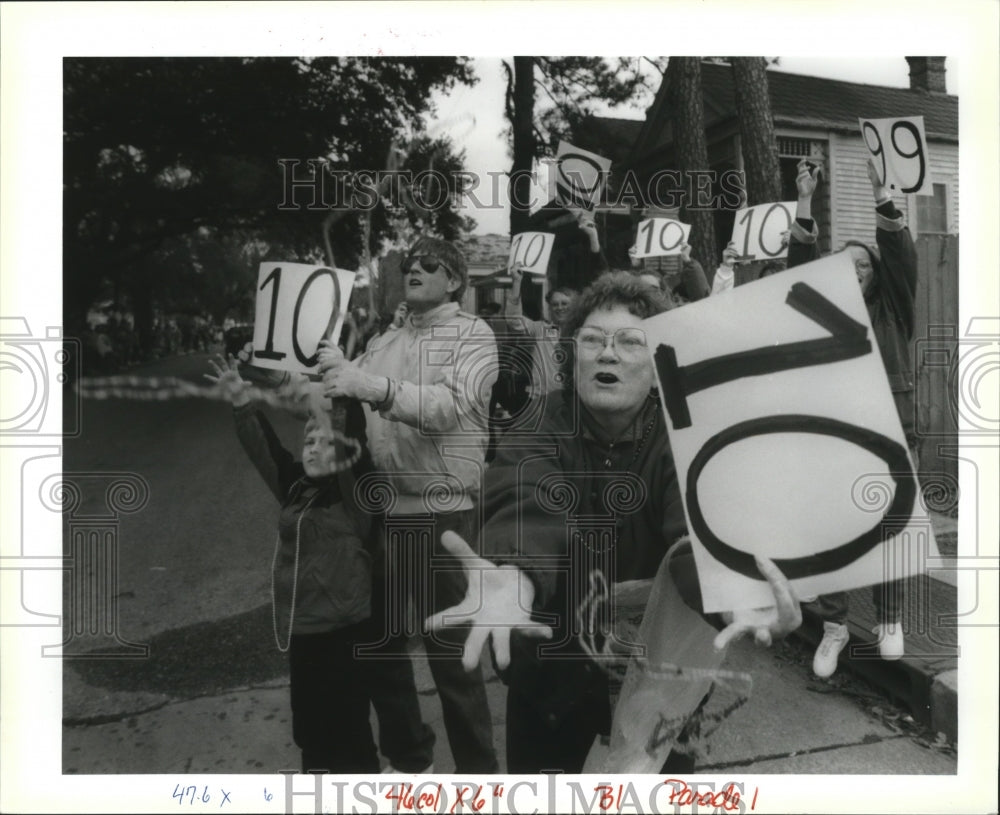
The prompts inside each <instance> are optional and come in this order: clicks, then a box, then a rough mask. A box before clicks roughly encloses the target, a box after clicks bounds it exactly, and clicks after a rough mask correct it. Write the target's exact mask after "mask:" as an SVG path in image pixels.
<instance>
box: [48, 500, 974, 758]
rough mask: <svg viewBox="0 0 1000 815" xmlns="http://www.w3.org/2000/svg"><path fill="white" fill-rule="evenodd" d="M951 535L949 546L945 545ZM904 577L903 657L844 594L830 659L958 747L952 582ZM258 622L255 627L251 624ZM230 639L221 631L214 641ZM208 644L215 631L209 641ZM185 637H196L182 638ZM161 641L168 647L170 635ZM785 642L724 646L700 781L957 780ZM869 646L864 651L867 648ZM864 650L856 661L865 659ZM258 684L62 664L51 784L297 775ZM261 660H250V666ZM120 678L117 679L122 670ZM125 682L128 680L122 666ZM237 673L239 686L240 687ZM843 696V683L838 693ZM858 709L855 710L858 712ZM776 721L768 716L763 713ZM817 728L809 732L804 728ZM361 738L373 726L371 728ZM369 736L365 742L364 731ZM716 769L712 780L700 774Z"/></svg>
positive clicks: (499, 740) (946, 527) (264, 617)
mask: <svg viewBox="0 0 1000 815" xmlns="http://www.w3.org/2000/svg"><path fill="white" fill-rule="evenodd" d="M932 522H933V525H934V529H935V533H936V535H937V537H938V538H939V540H940V541H941V546H940V548H941V550H942V552H943V553H949V554H950V553H952V552H954V545H953V537H954V534H955V521H954V520H952V519H949V518H943V517H940V516H937V517H932ZM949 535H951V536H952V540H949V538H948V536H949ZM940 576H941V577H943V578H944V579H936V578H928V577H921V578H913V579H911V580H909V581H908V584H909V585H908V586H907V589H908V596H907V601H906V606H905V608H906V619H905V623H906V625H907V631H906V647H907V656H906V657H904V658H903V659H902V660H900V661H898V662H885V661H883V660H881V659H879V658H878V657H877V652H876V651H875V650H874V648H873V638H872V635H871V627H872V626H873V625H874V612H873V609H872V606H871V601H870V592H869V591H868V590H861V591H857V592H853V593H852V594H851V616H850V620H849V625H850V629H851V638H852V643H851V646H850V647H849V648H847V649H845V650H844V652H843V654H842V655H841V660H842V664H841V671H840V672H838V674H837V677H838V678H839V679H840V680H841V681H842V682H843V681H845V680H847V678H848V674H849V672H853V673H856V674H860V675H861V676H862V677H864V678H865V679H866V680H868V681H869V682H870V683H871V684H873V685H874V686H875V687H876V688H879V689H881V690H882V691H885V692H887V693H889V694H891V695H892V696H893V697H895V699H897V700H898V701H899V702H901V703H902V704H903V705H904V706H906V707H908V708H909V710H910V712H911V714H912V716H913V718H914V719H915V720H917V721H918V722H920V723H921V724H924V725H930V727H931V728H932V730H933V731H934V732H942V733H944V734H945V735H946V736H947V737H948V739H949V740H950V741H951V742H952V743H955V742H956V740H957V694H956V685H957V683H956V678H957V670H956V668H957V648H956V647H955V643H956V639H957V637H956V634H957V631H956V627H955V625H954V623H953V622H949V620H948V619H946V618H945V619H942V615H946V614H954V613H955V608H956V590H955V587H954V585H953V583H954V582H955V581H954V578H953V577H951V579H950V582H949V576H948V575H947V574H942V575H940ZM269 613H270V612H269V607H262V609H258V610H255V611H254V612H252V613H250V614H247V615H240V616H239V617H238V618H234V621H233V622H232V623H231V624H230V625H236V624H237V623H239V625H240V626H241V627H242V628H246V627H248V626H250V627H252V626H254V625H256V626H257V627H259V628H261V629H262V631H263V635H266V636H265V639H266V641H267V643H268V646H269V647H270V628H269V626H270V617H269ZM258 618H259V619H258ZM226 630H227V631H229V629H228V628H227V629H226ZM821 630H822V625H821V623H820V622H819V621H818V620H816V619H815V617H812V616H810V615H807V616H806V619H805V621H804V624H803V627H802V628H801V629H800V631H799V632H797V636H798V637H800V638H802V639H805V640H806V641H811V642H818V640H819V637H820V633H819V632H820V631H821ZM217 633H218V632H215V631H214V629H213V632H212V635H213V636H216V635H217ZM188 635H189V636H196V634H195V633H191V632H189V634H188ZM171 636H174V637H176V636H177V633H176V632H173V633H172V634H171ZM793 645H795V644H794V643H778V644H776V645H775V647H774V648H757V647H755V646H753V644H752V643H750V642H747V641H741V642H740V643H737V644H736V645H735V646H733V649H732V654H731V656H730V662H729V665H728V667H729V668H730V669H734V670H745V671H747V672H749V673H751V675H752V676H753V686H754V690H753V692H752V693H751V696H750V700H749V702H748V703H747V704H746V705H745V706H744V707H742V708H741V709H739V710H737V711H736V713H735V714H734V716H733V719H732V721H731V722H728V723H727V724H726V727H725V729H724V730H723V731H720V733H721V734H722V735H720V738H719V740H718V741H717V743H716V745H715V749H714V751H713V754H712V755H711V757H710V759H709V764H708V765H706V767H708V768H709V769H711V771H713V772H714V771H717V770H723V769H725V770H727V771H728V768H731V767H741V768H743V769H744V770H745V771H746V770H747V768H753V770H752V771H759V772H763V773H783V772H807V773H837V772H842V773H858V774H866V773H871V772H872V768H877V772H878V773H880V774H896V773H903V774H928V773H932V774H933V773H943V774H949V773H954V772H955V760H954V757H953V753H948V752H947V751H935V750H934V749H925V748H924V747H920V746H917V745H916V744H914V743H913V741H912V740H910V739H907V738H905V734H903V733H901V732H900V731H899V729H898V728H896V729H894V728H892V727H890V726H888V725H887V724H886V723H885V722H884V721H882V720H881V719H880V718H879V716H878V715H876V713H877V711H878V709H879V707H884V706H881V705H880V699H879V697H877V696H876V695H874V694H871V693H870V692H868V691H865V689H863V688H850V689H847V690H844V689H843V688H842V687H841V685H838V688H840V690H838V691H837V692H832V691H833V690H834V689H832V688H831V687H830V685H829V682H828V680H818V679H816V678H815V677H813V676H812V673H811V670H810V666H809V664H808V663H809V660H810V657H809V656H808V653H809V651H810V650H811V649H805V653H803V651H802V650H801V649H799V648H798V647H797V645H795V647H792V646H793ZM414 646H415V647H414V651H413V656H414V667H415V671H416V682H417V689H418V694H419V699H420V705H421V710H422V713H423V718H424V720H425V721H426V722H427V723H428V724H429V725H430V726H431V727H432V728H433V730H434V732H435V733H436V735H437V739H438V741H437V746H436V749H435V769H436V772H437V773H450V772H453V770H454V762H453V760H452V757H451V753H450V751H449V749H448V740H447V736H446V734H445V729H444V722H443V718H442V712H441V703H440V700H439V697H438V694H437V691H436V689H435V687H434V682H433V679H432V677H431V674H430V669H429V666H428V663H427V659H426V657H425V655H424V652H423V649H422V648H421V647H420V646H419V645H417V644H416V643H415V644H414ZM866 646H867V647H866ZM866 651H867V653H866ZM268 653H269V654H270V657H271V658H273V659H275V660H277V662H276V664H275V665H274V670H273V672H271V673H270V674H267V673H266V672H265V673H262V674H261V675H260V678H259V679H258V680H257V681H255V682H254V681H253V680H251V682H253V684H250V685H249V686H244V687H239V688H233V689H230V690H222V691H212V690H209V691H204V690H203V691H200V692H199V691H194V692H191V693H190V695H187V696H186V697H184V698H181V697H179V696H178V695H177V693H176V692H166V691H165V690H162V689H159V688H158V692H150V691H151V690H152V687H153V686H151V685H148V684H146V685H143V687H144V688H145V689H144V690H142V691H128V690H124V689H121V688H120V689H118V690H110V689H109V688H106V687H103V686H101V685H91V684H87V682H86V681H84V680H83V678H82V674H81V669H80V667H79V663H76V664H75V663H74V662H73V661H72V660H68V661H67V662H65V663H64V708H63V728H62V732H63V742H62V750H63V755H62V762H63V764H62V766H63V772H64V773H66V774H69V775H73V774H83V775H86V774H93V773H117V774H149V773H177V774H178V775H179V776H181V777H182V776H183V775H187V774H197V773H275V772H277V771H278V770H281V769H289V770H295V769H297V768H298V766H299V751H298V750H297V749H296V747H295V745H294V744H293V743H292V738H291V717H290V711H289V708H288V680H287V676H286V675H285V672H284V668H283V665H281V662H282V660H281V655H279V654H277V653H276V652H275V653H271V652H270V651H268ZM247 658H248V659H253V660H257V661H259V659H260V655H259V654H248V656H247ZM483 664H484V669H485V676H486V690H487V697H488V700H489V705H490V711H491V715H492V718H493V724H494V732H495V746H496V748H497V752H498V758H499V761H500V766H501V767H505V766H506V753H505V744H504V738H503V733H504V720H505V713H506V709H505V708H506V689H505V687H504V686H503V684H502V683H501V682H500V680H499V679H498V678H497V676H496V675H495V674H494V673H493V671H492V669H491V667H490V665H489V660H484V662H483ZM120 667H121V669H122V670H126V669H128V666H127V665H125V664H122V665H121V666H120ZM132 670H135V667H134V666H133V667H132ZM245 670H246V666H243V665H240V666H238V668H237V673H241V674H242V675H245V676H250V675H251V674H249V673H245ZM848 684H849V683H848ZM859 699H862V700H863V702H862V704H860V705H859V704H858V700H859ZM776 710H781V711H782V713H781V716H780V717H776V716H775V711H776ZM817 721H822V722H823V723H824V724H823V727H821V728H817V727H816V722H817ZM372 724H373V728H375V727H377V722H376V720H375V719H374V717H373V718H372ZM376 732H377V731H376ZM712 768H714V769H712Z"/></svg>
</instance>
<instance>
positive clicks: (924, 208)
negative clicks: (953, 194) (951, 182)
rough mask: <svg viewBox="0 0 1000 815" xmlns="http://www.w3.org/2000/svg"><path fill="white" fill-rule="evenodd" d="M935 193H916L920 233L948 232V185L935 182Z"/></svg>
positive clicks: (918, 230) (945, 233)
mask: <svg viewBox="0 0 1000 815" xmlns="http://www.w3.org/2000/svg"><path fill="white" fill-rule="evenodd" d="M933 190H934V194H933V195H915V196H914V198H915V199H916V208H917V234H918V235H947V234H948V185H947V184H934V185H933Z"/></svg>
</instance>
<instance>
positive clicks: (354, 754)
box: [288, 621, 379, 773]
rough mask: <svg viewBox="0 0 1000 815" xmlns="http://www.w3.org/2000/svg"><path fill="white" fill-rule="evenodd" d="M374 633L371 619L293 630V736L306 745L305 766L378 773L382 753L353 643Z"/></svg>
mask: <svg viewBox="0 0 1000 815" xmlns="http://www.w3.org/2000/svg"><path fill="white" fill-rule="evenodd" d="M371 636H372V626H371V623H370V621H365V622H363V623H358V624H356V625H351V626H347V627H345V628H340V629H337V630H336V631H328V632H324V633H322V634H293V635H292V640H291V645H290V646H289V649H288V664H289V669H290V673H291V696H292V736H293V738H294V739H295V744H296V745H298V747H299V749H301V750H302V771H303V772H309V771H310V770H319V771H323V772H328V773H377V772H378V771H379V761H378V753H377V751H376V749H375V741H374V739H373V738H372V731H371V725H370V724H369V701H370V697H369V691H368V681H367V677H366V674H365V671H364V667H363V666H362V665H360V664H359V663H358V662H357V661H356V660H355V658H354V645H355V644H356V643H358V642H364V641H366V640H368V639H370V638H371Z"/></svg>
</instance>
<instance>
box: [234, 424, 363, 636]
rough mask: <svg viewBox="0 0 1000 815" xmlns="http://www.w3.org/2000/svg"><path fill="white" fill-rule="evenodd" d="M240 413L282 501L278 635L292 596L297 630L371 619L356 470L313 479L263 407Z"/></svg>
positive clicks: (242, 430) (243, 433)
mask: <svg viewBox="0 0 1000 815" xmlns="http://www.w3.org/2000/svg"><path fill="white" fill-rule="evenodd" d="M233 415H234V418H235V420H236V433H237V436H238V437H239V440H240V443H241V444H242V445H243V449H244V450H246V452H247V455H248V456H249V457H250V460H251V461H252V462H253V465H254V467H256V469H257V471H258V472H259V473H260V474H261V476H262V477H263V479H264V482H265V483H266V484H267V486H268V488H269V489H270V490H271V492H272V493H274V495H275V497H276V498H277V499H278V500H279V501H280V502H281V515H280V518H279V521H278V537H279V539H280V542H279V544H278V546H277V552H276V555H275V559H274V562H273V564H272V574H271V577H272V581H273V582H272V585H273V602H274V612H275V622H276V634H277V636H278V639H279V641H280V642H281V643H282V644H283V643H285V642H286V641H287V637H288V630H289V618H290V615H292V613H293V612H292V605H293V598H294V617H293V618H292V626H291V627H292V633H294V634H318V633H321V632H324V631H332V630H334V629H337V628H342V627H344V626H347V625H350V624H352V623H356V622H360V621H361V620H364V619H367V618H368V617H369V616H370V615H371V588H372V557H371V554H370V552H369V551H368V548H367V546H366V544H365V541H366V540H368V529H367V527H366V524H365V519H364V517H363V516H362V515H361V514H360V513H359V512H358V510H357V508H356V507H355V506H354V505H353V487H352V481H353V474H352V473H351V471H350V470H348V471H345V472H343V473H341V474H339V475H331V476H328V477H325V478H316V479H314V478H309V477H308V476H306V475H305V472H304V470H303V468H302V463H301V462H299V461H296V460H295V459H294V457H293V456H292V454H291V453H289V452H288V451H287V450H286V449H285V448H284V447H283V446H282V445H281V442H280V441H279V439H278V437H277V435H276V434H275V432H274V429H273V428H272V427H271V425H270V423H269V422H268V421H267V419H266V417H265V416H264V414H263V413H261V412H260V411H259V410H257V409H256V408H254V407H253V406H252V405H247V406H245V407H240V408H236V409H235V410H234V411H233ZM345 498H346V500H345Z"/></svg>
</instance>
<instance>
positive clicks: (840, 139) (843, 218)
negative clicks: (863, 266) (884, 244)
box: [830, 133, 958, 249]
mask: <svg viewBox="0 0 1000 815" xmlns="http://www.w3.org/2000/svg"><path fill="white" fill-rule="evenodd" d="M927 150H928V153H929V154H930V167H929V172H930V176H931V180H932V181H936V182H937V183H939V184H940V183H943V182H946V183H948V185H949V192H950V195H951V210H950V221H951V226H952V229H953V231H954V232H956V233H957V232H958V145H957V144H942V143H940V142H932V143H931V144H930V145H928V148H927ZM868 155H869V153H868V149H867V148H866V147H865V144H864V142H863V141H862V139H861V136H860V134H859V135H857V136H845V135H843V134H838V133H831V134H830V172H831V174H832V176H833V185H834V186H833V189H832V190H831V193H832V196H831V197H832V204H833V210H834V218H833V221H834V222H833V227H832V232H833V241H832V245H833V248H834V249H837V248H838V247H840V246H843V244H844V242H845V241H849V240H855V241H864V242H865V243H873V242H874V241H875V215H874V201H873V200H872V187H871V183H870V182H869V181H868V170H867V159H868ZM908 199H909V200H908ZM913 199H914V196H906V195H902V194H900V193H897V194H896V195H895V196H894V198H893V200H894V202H895V204H896V208H897V209H898V210H899V211H900V212H902V213H903V214H904V215H905V216H906V220H907V223H908V224H912V223H915V221H916V212H915V210H914V211H911V203H912V202H913ZM914 206H915V205H914Z"/></svg>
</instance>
